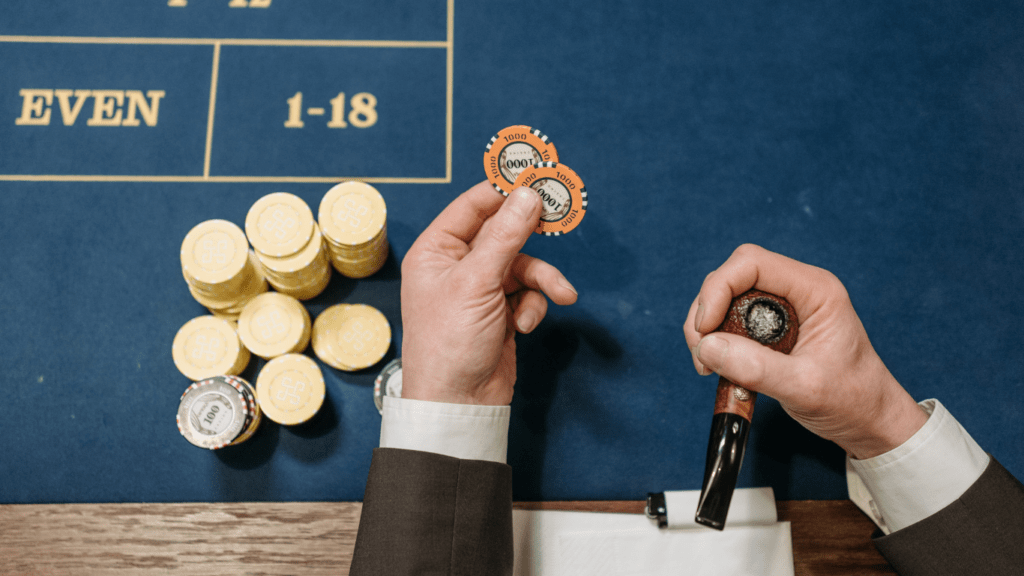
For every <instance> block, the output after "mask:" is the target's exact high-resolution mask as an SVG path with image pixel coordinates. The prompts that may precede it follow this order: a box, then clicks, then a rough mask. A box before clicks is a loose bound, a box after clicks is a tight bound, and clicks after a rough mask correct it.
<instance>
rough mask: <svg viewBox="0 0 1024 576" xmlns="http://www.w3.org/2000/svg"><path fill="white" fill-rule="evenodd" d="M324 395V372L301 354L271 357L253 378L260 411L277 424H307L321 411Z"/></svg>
mask: <svg viewBox="0 0 1024 576" xmlns="http://www.w3.org/2000/svg"><path fill="white" fill-rule="evenodd" d="M325 393H326V386H325V385H324V375H323V372H321V371H320V367H319V366H317V365H316V362H314V361H313V360H311V359H310V358H308V357H307V356H303V355H302V354H285V355H284V356H278V357H277V358H274V359H273V360H271V361H270V362H267V365H266V366H264V367H263V370H261V371H260V375H259V376H258V377H257V379H256V397H257V398H258V399H259V404H260V408H261V409H262V410H263V413H264V414H266V415H267V418H270V419H271V420H273V421H274V422H277V423H278V424H285V425H294V424H302V423H303V422H306V421H307V420H309V419H310V418H312V417H313V416H314V415H316V413H317V412H318V411H319V410H320V407H321V406H322V405H323V402H324V394H325Z"/></svg>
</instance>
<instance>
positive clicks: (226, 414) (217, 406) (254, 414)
mask: <svg viewBox="0 0 1024 576" xmlns="http://www.w3.org/2000/svg"><path fill="white" fill-rule="evenodd" d="M261 420H262V412H261V410H260V407H259V405H258V404H257V402H256V394H255V391H254V390H253V388H252V385H251V384H249V383H248V382H246V381H245V380H243V379H241V378H238V377H235V376H214V377H213V378H208V379H206V380H202V381H200V382H196V383H194V384H192V385H191V386H189V387H188V389H186V390H185V393H184V394H182V395H181V401H180V402H179V404H178V415H177V421H178V431H179V432H181V435H182V436H184V437H185V439H186V440H188V441H189V442H191V443H192V444H193V445H195V446H199V447H200V448H208V449H210V450H219V449H220V448H223V447H225V446H231V445H236V444H241V443H242V442H244V441H246V440H248V439H249V438H250V437H252V435H253V434H254V433H255V432H256V429H257V428H258V427H259V424H260V421H261Z"/></svg>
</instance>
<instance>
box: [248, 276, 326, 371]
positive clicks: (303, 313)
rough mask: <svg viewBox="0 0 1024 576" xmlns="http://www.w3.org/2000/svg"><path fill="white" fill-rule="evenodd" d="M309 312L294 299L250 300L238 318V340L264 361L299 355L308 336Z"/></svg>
mask: <svg viewBox="0 0 1024 576" xmlns="http://www.w3.org/2000/svg"><path fill="white" fill-rule="evenodd" d="M312 330H313V328H312V324H311V322H310V318H309V312H308V311H307V310H306V307H305V306H303V305H302V303H301V302H299V301H298V300H297V299H296V298H295V297H294V296H289V295H287V294H281V293H279V292H267V293H265V294H260V295H259V296H257V297H256V298H253V299H252V300H251V301H250V302H249V303H248V304H247V305H246V306H245V309H243V310H242V314H241V316H239V318H238V337H239V338H240V339H241V340H242V343H243V344H245V347H246V348H248V349H249V350H250V351H252V353H253V354H256V355H257V356H259V357H261V358H265V359H267V360H269V359H271V358H276V357H278V356H282V355H284V354H293V353H298V352H302V351H303V350H305V349H306V347H307V346H308V345H309V339H310V335H311V334H312Z"/></svg>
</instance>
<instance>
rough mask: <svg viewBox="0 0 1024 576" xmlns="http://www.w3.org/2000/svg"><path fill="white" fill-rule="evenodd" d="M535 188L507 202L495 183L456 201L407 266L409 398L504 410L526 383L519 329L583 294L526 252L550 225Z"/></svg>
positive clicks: (421, 239) (405, 346)
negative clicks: (519, 359) (518, 383)
mask: <svg viewBox="0 0 1024 576" xmlns="http://www.w3.org/2000/svg"><path fill="white" fill-rule="evenodd" d="M540 214H541V203H540V197H539V196H537V194H536V193H535V192H533V191H532V190H530V189H528V188H520V189H518V190H516V191H514V192H513V193H512V194H510V195H509V197H508V198H507V199H506V198H505V197H504V196H502V195H501V194H498V193H496V192H495V191H494V188H492V187H491V185H490V184H488V183H487V182H482V183H480V184H478V185H476V186H474V187H473V188H470V189H469V190H468V191H466V192H465V193H464V194H462V195H461V196H459V198H457V199H456V200H455V201H454V202H452V203H451V204H450V205H449V206H448V207H447V208H446V209H445V210H444V211H443V212H442V213H441V214H440V215H439V216H438V217H437V218H436V219H435V220H434V222H433V223H431V225H430V226H428V227H427V229H426V230H425V231H424V232H423V234H421V235H420V237H419V238H418V239H417V240H416V242H415V243H414V244H413V246H412V247H411V248H410V249H409V252H408V254H406V256H405V259H404V261H403V263H402V323H403V330H404V338H403V343H402V363H403V368H402V370H403V388H402V396H403V397H404V398H412V399H418V400H430V401H436V402H451V403H459V404H484V405H503V404H508V403H510V402H511V401H512V392H513V387H514V385H515V380H516V354H515V351H516V345H515V334H516V332H517V331H518V332H522V333H524V334H525V333H529V332H531V331H532V330H533V329H534V328H536V327H537V325H538V324H539V323H540V321H541V320H542V319H543V318H544V315H545V314H546V313H547V299H546V298H545V297H544V295H545V294H546V295H547V296H548V297H550V298H551V300H552V301H553V302H555V303H556V304H561V305H568V304H572V303H573V302H575V301H576V291H575V289H573V288H572V285H571V284H569V282H568V281H567V280H566V279H565V277H564V276H563V275H562V273H561V272H559V271H558V269H556V268H555V267H554V266H552V265H550V264H548V263H546V262H543V261H541V260H538V259H536V258H533V257H530V256H527V255H525V254H521V253H520V252H519V251H520V249H522V247H523V245H524V244H525V243H526V240H527V239H528V238H529V237H530V235H531V234H533V231H534V230H535V229H536V228H537V223H538V221H539V219H540Z"/></svg>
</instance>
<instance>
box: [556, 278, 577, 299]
mask: <svg viewBox="0 0 1024 576" xmlns="http://www.w3.org/2000/svg"><path fill="white" fill-rule="evenodd" d="M558 284H559V286H561V287H562V288H566V289H568V290H572V293H573V294H575V295H577V296H579V295H580V293H579V292H577V291H576V289H575V288H573V287H572V284H569V281H568V280H566V279H565V278H559V279H558Z"/></svg>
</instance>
